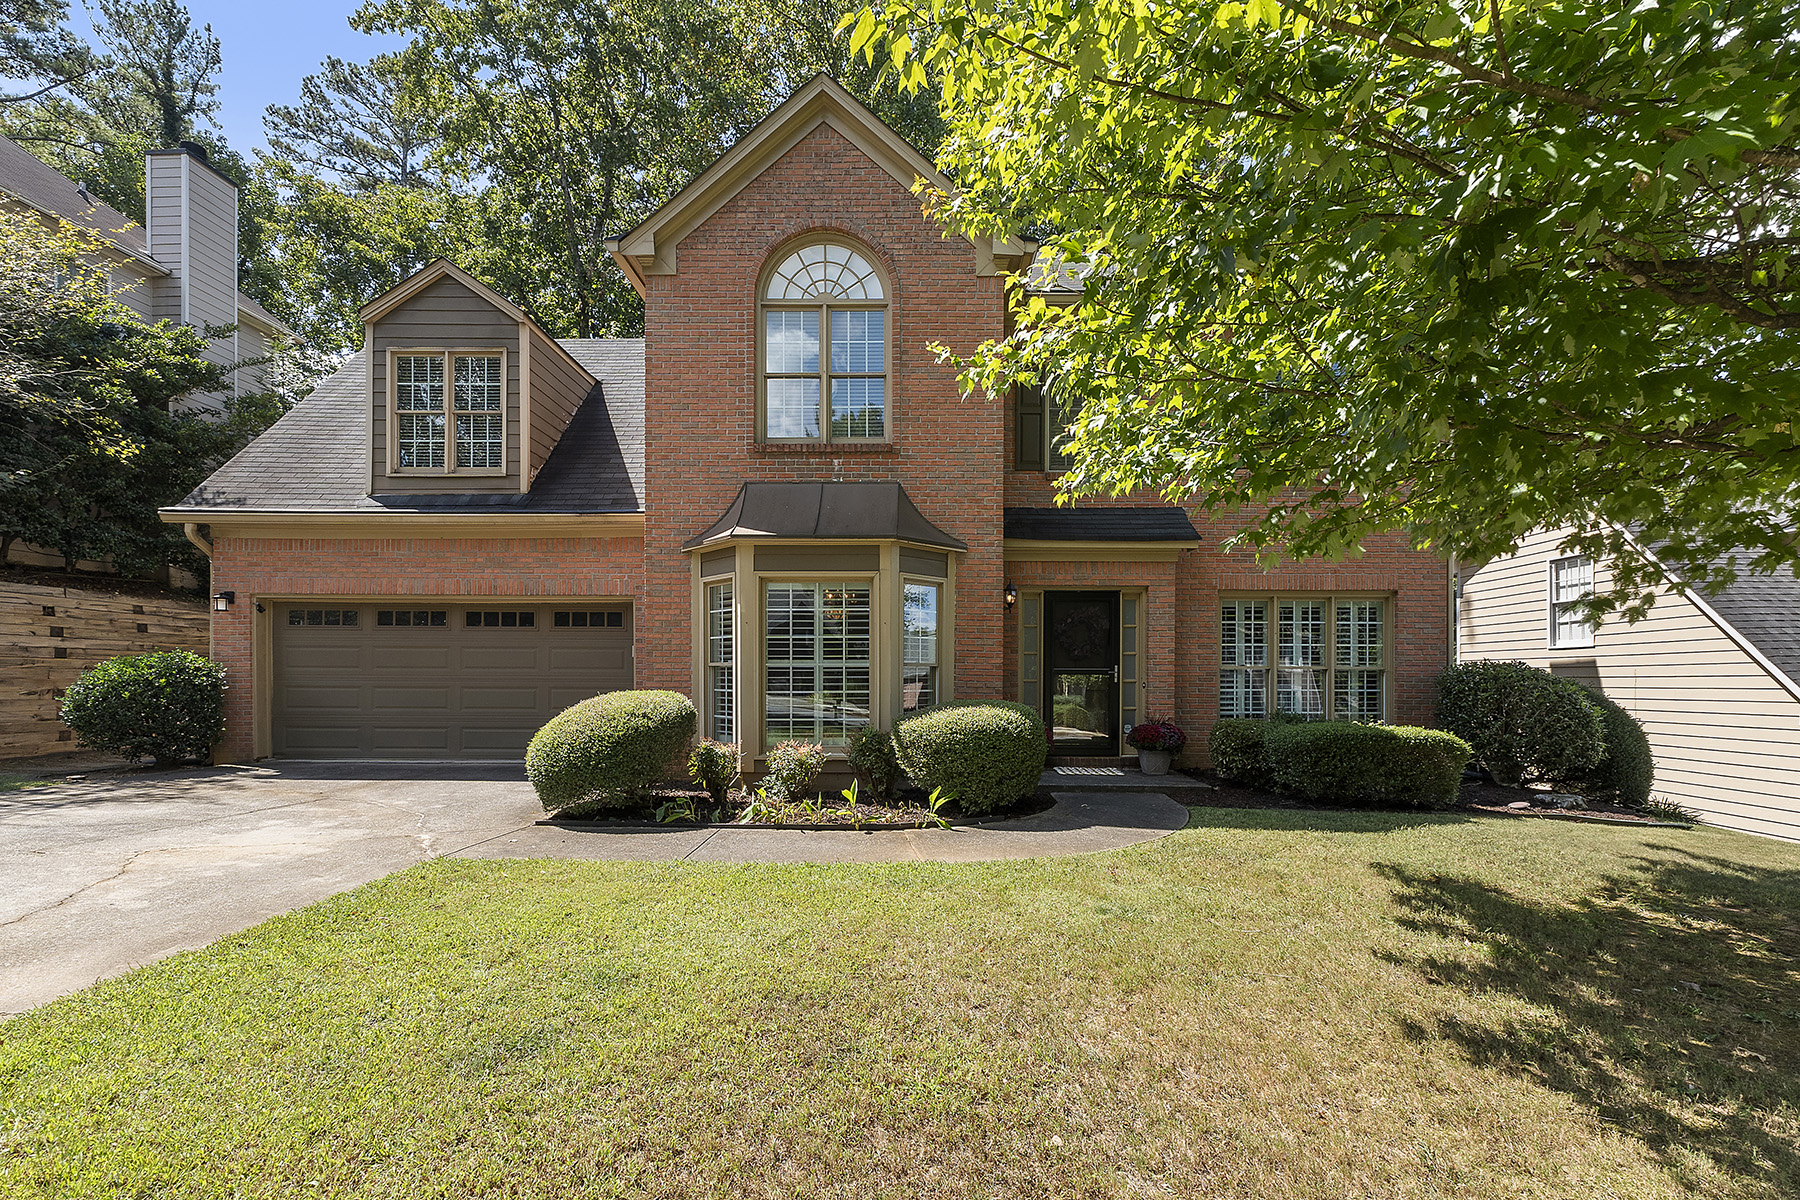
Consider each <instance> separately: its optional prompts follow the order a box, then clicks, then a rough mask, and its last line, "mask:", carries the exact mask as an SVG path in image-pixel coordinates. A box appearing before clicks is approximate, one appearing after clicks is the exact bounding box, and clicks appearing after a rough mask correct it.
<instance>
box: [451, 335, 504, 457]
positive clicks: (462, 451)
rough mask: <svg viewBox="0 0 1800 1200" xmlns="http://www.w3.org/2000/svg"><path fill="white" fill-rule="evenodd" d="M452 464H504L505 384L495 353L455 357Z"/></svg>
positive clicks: (498, 357)
mask: <svg viewBox="0 0 1800 1200" xmlns="http://www.w3.org/2000/svg"><path fill="white" fill-rule="evenodd" d="M455 363H456V366H455V381H454V382H455V404H456V413H455V415H456V465H457V466H459V467H471V468H479V469H488V470H500V469H502V468H504V467H505V465H506V449H505V448H506V387H505V380H504V379H503V378H502V375H501V370H500V356H499V355H498V354H482V355H470V354H461V355H457V356H456V359H455Z"/></svg>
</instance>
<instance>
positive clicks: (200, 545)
mask: <svg viewBox="0 0 1800 1200" xmlns="http://www.w3.org/2000/svg"><path fill="white" fill-rule="evenodd" d="M181 532H182V533H184V534H186V535H187V540H188V541H190V542H192V543H194V548H195V549H196V550H198V551H200V553H202V554H204V555H206V557H208V558H211V557H212V552H213V544H212V539H211V538H209V537H206V536H205V535H204V534H202V533H201V532H200V523H199V522H198V521H183V522H182V523H181Z"/></svg>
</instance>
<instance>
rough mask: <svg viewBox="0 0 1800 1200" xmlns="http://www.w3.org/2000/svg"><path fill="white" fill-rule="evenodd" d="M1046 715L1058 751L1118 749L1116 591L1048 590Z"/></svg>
mask: <svg viewBox="0 0 1800 1200" xmlns="http://www.w3.org/2000/svg"><path fill="white" fill-rule="evenodd" d="M1044 664H1045V671H1046V674H1047V675H1048V676H1049V678H1048V680H1047V681H1046V682H1047V683H1048V685H1049V687H1048V689H1047V692H1046V695H1045V705H1044V708H1045V711H1044V717H1045V719H1046V721H1047V722H1048V723H1049V725H1050V746H1051V749H1052V750H1054V751H1055V752H1056V753H1058V754H1070V755H1092V756H1096V757H1108V756H1111V755H1116V754H1118V752H1119V593H1117V592H1046V593H1045V594H1044Z"/></svg>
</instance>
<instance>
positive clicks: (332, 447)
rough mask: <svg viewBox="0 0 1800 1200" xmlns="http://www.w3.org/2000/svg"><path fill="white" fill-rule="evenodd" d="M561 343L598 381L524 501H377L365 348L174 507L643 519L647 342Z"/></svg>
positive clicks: (494, 497) (205, 511)
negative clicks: (372, 489) (372, 487)
mask: <svg viewBox="0 0 1800 1200" xmlns="http://www.w3.org/2000/svg"><path fill="white" fill-rule="evenodd" d="M560 344H561V345H562V346H563V347H564V348H565V349H567V350H568V351H569V353H570V354H571V355H573V356H574V358H575V360H576V361H577V362H579V363H580V364H581V365H582V366H584V367H586V368H587V369H588V371H589V373H591V374H592V375H594V376H595V377H596V378H597V379H599V381H600V382H599V384H598V385H597V386H596V387H595V388H594V390H593V391H592V392H591V393H590V394H589V395H588V398H587V399H586V400H585V401H584V402H583V403H582V406H581V407H580V408H579V409H577V410H576V413H575V416H574V419H573V420H571V421H570V422H569V427H568V429H567V430H565V431H564V432H563V436H562V438H561V440H560V441H558V442H557V444H556V449H555V450H553V451H551V452H550V458H549V460H548V461H546V462H545V463H544V467H543V470H541V471H539V472H538V477H537V480H536V481H535V482H534V483H533V485H532V488H531V490H530V491H529V492H526V493H524V494H522V495H521V494H518V493H512V492H501V493H493V492H490V493H471V494H456V495H434V496H422V495H404V496H398V495H388V496H384V495H377V496H371V495H368V494H367V493H368V487H369V449H368V444H367V442H366V441H365V438H366V434H367V428H368V421H367V408H368V396H367V387H368V383H367V378H366V375H365V373H364V367H363V356H362V354H360V353H357V354H353V355H351V356H350V357H349V358H348V359H347V360H346V361H345V362H344V365H343V366H341V367H340V368H338V370H337V372H336V373H335V374H333V375H332V376H331V377H330V378H328V379H325V380H324V381H323V382H321V383H320V384H319V385H318V387H317V388H315V389H314V390H313V393H312V394H311V395H310V396H308V397H307V398H306V399H304V400H302V401H301V402H300V403H299V404H297V405H295V406H294V408H293V411H292V412H289V413H288V414H287V415H286V416H284V417H282V418H281V420H279V421H277V422H275V424H274V425H272V426H270V427H269V429H268V430H267V432H265V433H264V434H263V435H262V436H261V437H259V438H257V439H256V440H255V441H254V442H251V443H250V444H249V445H248V446H246V447H244V449H243V450H242V451H240V452H239V453H238V454H237V455H236V457H234V458H232V459H231V461H229V462H227V463H226V464H225V465H224V466H222V467H220V468H219V469H218V470H217V471H215V472H213V474H212V476H211V477H210V478H208V479H207V481H206V482H205V483H203V484H201V485H200V486H199V487H198V488H196V489H194V491H193V492H192V493H190V494H189V495H188V496H187V498H186V499H184V500H183V501H182V502H181V503H180V504H177V505H173V506H172V507H171V509H170V511H172V512H179V513H184V514H186V513H192V514H194V515H195V517H196V518H197V519H200V520H205V519H206V517H207V516H210V515H220V514H223V513H227V512H246V513H248V512H277V513H281V512H306V513H330V512H342V513H378V512H444V511H459V510H460V511H467V510H470V509H496V508H504V509H508V510H510V511H515V512H537V513H619V512H642V511H643V510H644V503H643V494H644V342H643V339H642V338H564V339H560Z"/></svg>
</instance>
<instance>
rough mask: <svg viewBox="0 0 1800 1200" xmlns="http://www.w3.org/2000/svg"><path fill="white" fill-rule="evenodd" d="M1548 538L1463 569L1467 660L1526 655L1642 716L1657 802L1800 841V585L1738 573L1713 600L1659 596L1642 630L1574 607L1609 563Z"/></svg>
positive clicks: (1598, 583) (1554, 532) (1604, 580)
mask: <svg viewBox="0 0 1800 1200" xmlns="http://www.w3.org/2000/svg"><path fill="white" fill-rule="evenodd" d="M1568 534H1569V530H1568V529H1567V528H1559V529H1549V530H1539V531H1537V532H1535V533H1533V534H1531V536H1530V537H1528V538H1526V539H1525V541H1524V543H1523V544H1521V545H1520V547H1519V549H1518V551H1517V553H1514V554H1510V555H1507V556H1505V557H1503V558H1497V559H1495V560H1493V561H1492V562H1489V563H1487V564H1485V565H1484V566H1481V567H1477V568H1469V569H1465V570H1464V571H1463V577H1462V595H1461V599H1460V601H1459V609H1460V612H1459V631H1460V636H1459V638H1458V642H1457V654H1458V657H1459V658H1460V660H1461V661H1463V662H1471V661H1474V660H1477V659H1519V660H1523V661H1524V662H1528V663H1530V664H1532V665H1533V666H1537V667H1543V668H1546V669H1547V670H1549V671H1551V672H1553V673H1555V674H1557V675H1564V676H1567V677H1569V678H1572V679H1578V680H1580V681H1581V682H1582V683H1584V684H1586V685H1588V686H1589V687H1594V688H1598V689H1600V690H1601V691H1604V692H1605V693H1606V694H1607V695H1608V696H1611V697H1612V698H1613V699H1614V700H1616V701H1618V703H1619V704H1620V705H1621V706H1623V707H1624V708H1626V709H1627V710H1629V711H1630V712H1631V713H1632V715H1634V716H1635V717H1637V719H1638V720H1639V721H1641V722H1643V725H1644V731H1645V733H1646V734H1648V735H1649V738H1650V748H1651V750H1652V751H1653V753H1654V754H1655V757H1656V784H1655V787H1654V789H1653V794H1654V795H1656V796H1659V797H1662V798H1664V799H1668V800H1673V801H1675V802H1676V803H1678V804H1681V805H1683V806H1685V807H1687V808H1689V809H1692V810H1694V811H1695V812H1697V813H1699V814H1700V815H1701V816H1703V817H1704V818H1705V819H1706V820H1708V821H1710V822H1712V823H1714V824H1717V825H1723V826H1725V827H1727V828H1730V829H1741V830H1744V831H1745V832H1748V833H1763V834H1769V835H1771V836H1774V837H1783V838H1793V839H1800V580H1796V579H1795V578H1794V577H1793V576H1792V575H1753V574H1743V575H1740V576H1739V577H1738V579H1737V581H1736V582H1735V583H1733V584H1731V585H1730V586H1729V587H1727V588H1726V589H1725V590H1724V591H1723V592H1721V593H1720V594H1719V595H1717V596H1713V597H1705V596H1700V595H1696V594H1691V593H1677V592H1676V591H1674V590H1673V589H1671V588H1667V587H1664V588H1660V589H1658V591H1657V593H1656V606H1655V607H1654V608H1653V609H1651V610H1650V615H1649V616H1648V617H1646V618H1645V619H1643V620H1641V621H1639V622H1638V623H1637V624H1635V625H1631V624H1627V623H1626V622H1625V621H1623V620H1615V621H1606V622H1603V623H1601V624H1600V625H1599V627H1598V628H1595V627H1592V626H1590V625H1588V624H1586V623H1585V622H1583V621H1582V620H1581V619H1580V614H1579V613H1578V612H1577V611H1576V610H1575V609H1574V608H1573V607H1572V605H1573V602H1574V601H1577V600H1579V599H1580V598H1581V597H1582V596H1583V595H1585V594H1587V593H1588V591H1589V590H1591V589H1593V588H1595V587H1599V588H1605V587H1606V586H1608V582H1609V580H1608V569H1607V566H1606V564H1604V563H1591V562H1589V561H1588V560H1587V559H1585V558H1581V557H1579V556H1575V555H1570V554H1567V553H1565V552H1563V551H1561V550H1559V549H1558V547H1559V545H1560V544H1561V543H1562V541H1563V539H1564V538H1565V537H1567V536H1568Z"/></svg>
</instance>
